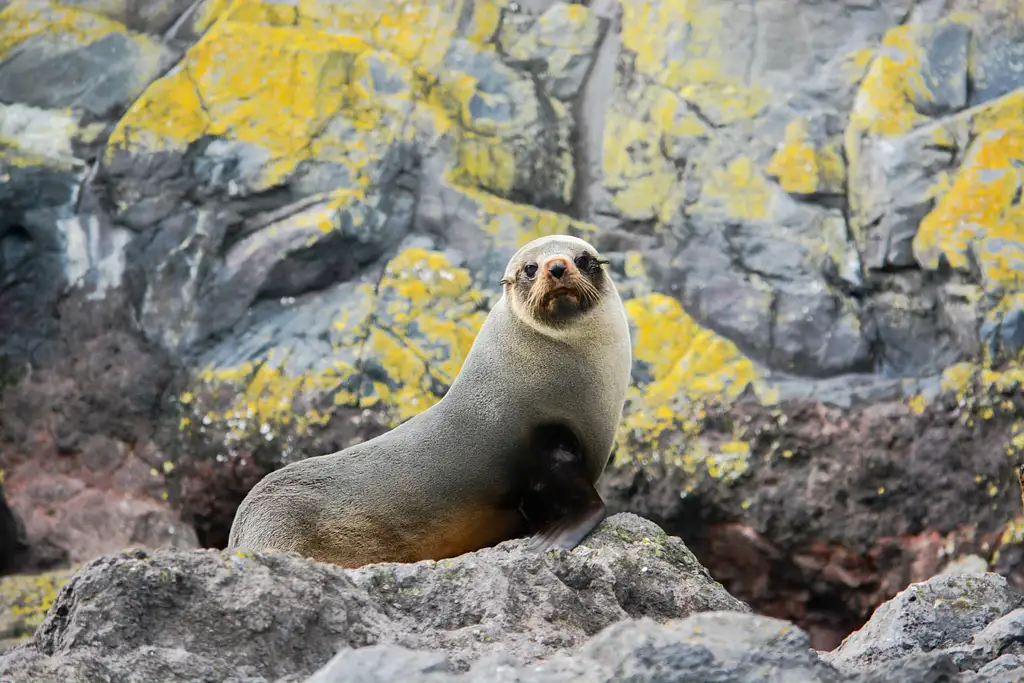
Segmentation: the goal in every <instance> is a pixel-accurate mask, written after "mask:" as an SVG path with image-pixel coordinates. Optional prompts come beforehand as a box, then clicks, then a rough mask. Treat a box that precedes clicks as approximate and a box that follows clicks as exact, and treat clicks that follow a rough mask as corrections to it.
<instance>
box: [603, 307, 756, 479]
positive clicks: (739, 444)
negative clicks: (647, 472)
mask: <svg viewBox="0 0 1024 683" xmlns="http://www.w3.org/2000/svg"><path fill="white" fill-rule="evenodd" d="M625 306H626V314H627V316H628V317H629V320H630V325H631V327H632V328H633V330H634V332H633V356H634V358H635V359H636V360H637V361H640V362H642V363H644V364H645V365H646V368H647V372H648V374H649V375H650V376H651V380H650V381H649V382H644V383H641V384H640V385H635V386H632V387H630V389H629V395H628V399H629V409H628V410H627V412H626V415H625V417H624V419H623V424H622V428H621V429H620V431H619V439H618V442H617V449H616V460H617V461H618V462H620V463H625V462H630V461H634V462H645V461H648V460H661V461H662V462H666V463H669V464H672V465H675V466H678V467H682V468H683V469H684V470H686V471H687V472H688V473H691V474H693V473H696V472H697V471H698V470H699V469H703V470H704V471H706V472H707V473H708V474H709V475H710V476H713V477H716V478H723V479H729V478H732V477H735V476H739V475H740V474H742V473H743V472H745V471H746V464H747V460H748V458H749V446H748V445H747V444H746V443H745V442H743V441H742V440H739V439H737V440H734V441H731V442H726V443H725V444H721V445H719V446H718V447H717V448H711V447H709V446H707V445H706V444H703V443H702V442H701V441H700V440H699V439H698V438H696V436H697V434H698V433H699V431H700V426H701V424H702V421H703V419H704V417H705V411H704V407H703V406H704V404H705V402H713V401H722V402H729V401H731V400H734V399H735V398H736V397H737V396H739V394H740V393H742V392H743V391H744V390H745V389H746V388H747V386H748V385H751V384H753V385H755V387H757V388H761V387H762V381H761V375H760V372H759V371H758V369H757V368H756V367H755V366H754V364H753V363H752V362H751V361H750V359H748V358H747V357H746V356H744V355H743V354H742V353H741V352H740V351H739V350H738V349H737V348H736V346H735V345H734V344H733V343H732V342H730V341H728V340H727V339H725V338H723V337H720V336H719V335H717V334H715V333H714V332H712V331H711V330H708V329H706V328H704V327H702V326H700V325H699V324H697V323H696V322H695V321H694V320H693V319H692V318H690V317H689V316H688V315H687V314H686V312H685V311H684V310H683V307H682V306H681V305H680V303H679V302H678V301H677V300H675V299H673V298H672V297H669V296H666V295H664V294H658V293H652V294H648V295H646V296H643V297H638V298H634V299H629V300H627V301H626V302H625Z"/></svg>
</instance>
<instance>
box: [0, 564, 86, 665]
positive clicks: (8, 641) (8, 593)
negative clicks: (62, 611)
mask: <svg viewBox="0 0 1024 683" xmlns="http://www.w3.org/2000/svg"><path fill="white" fill-rule="evenodd" d="M77 569H78V567H77V565H76V566H73V567H71V568H69V569H58V570H56V571H52V572H46V573H43V574H35V575H28V574H21V575H16V576H5V577H0V653H3V652H4V651H6V650H8V649H10V648H13V647H15V646H17V645H19V644H22V643H25V642H27V641H28V640H29V639H30V638H31V637H32V634H33V633H35V631H36V629H37V628H38V627H39V625H40V624H42V623H43V619H44V618H45V617H46V613H47V612H48V611H49V609H50V606H51V605H53V601H54V600H55V599H56V598H57V594H58V592H60V589H61V587H62V586H63V585H64V584H65V583H66V582H67V581H68V579H70V578H71V576H72V575H73V574H74V573H75V571H76V570H77Z"/></svg>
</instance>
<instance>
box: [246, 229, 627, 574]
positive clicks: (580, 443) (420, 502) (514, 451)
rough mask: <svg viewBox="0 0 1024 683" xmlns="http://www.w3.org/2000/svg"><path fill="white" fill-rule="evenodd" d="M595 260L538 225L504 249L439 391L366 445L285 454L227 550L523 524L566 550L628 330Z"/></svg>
mask: <svg viewBox="0 0 1024 683" xmlns="http://www.w3.org/2000/svg"><path fill="white" fill-rule="evenodd" d="M606 264H607V262H606V261H604V260H602V259H601V258H600V255H599V254H598V253H597V250H596V249H594V247H593V246H592V245H590V244H589V243H587V242H586V241H584V240H582V239H579V238H576V237H571V236H568V235H556V236H551V237H544V238H540V239H537V240H534V241H532V242H530V243H529V244H527V245H525V246H523V247H522V248H521V249H520V250H519V251H517V252H516V254H515V255H514V256H513V257H512V258H511V259H510V260H509V263H508V265H507V267H506V269H505V273H504V276H503V278H502V280H501V284H502V296H501V298H500V299H499V300H498V301H497V303H496V304H495V305H494V307H493V308H492V309H491V311H490V313H489V314H488V316H487V319H486V320H485V322H484V324H483V326H482V327H481V329H480V332H479V333H478V335H477V337H476V339H475V340H474V342H473V344H472V346H471V348H470V351H469V353H468V355H467V357H466V359H465V361H464V363H463V365H462V368H461V369H460V371H459V374H458V375H457V377H456V378H455V380H454V381H453V382H452V385H451V387H450V388H449V390H448V391H447V393H446V394H445V396H444V397H443V398H442V399H441V400H440V401H438V402H437V403H435V404H434V405H433V406H431V407H430V408H428V409H427V410H425V411H423V412H422V413H419V414H418V415H416V416H414V417H412V418H410V419H409V420H407V421H406V422H403V423H402V424H400V425H398V426H397V427H395V428H394V429H392V430H390V431H388V432H386V433H384V434H382V435H380V436H378V437H376V438H373V439H370V440H368V441H365V442H362V443H360V444H356V445H354V446H351V447H349V448H346V449H344V450H341V451H338V452H336V453H332V454H329V455H321V456H316V457H311V458H307V459H304V460H301V461H298V462H294V463H291V464H289V465H287V466H285V467H283V468H281V469H279V470H276V471H275V472H272V473H270V474H268V475H267V476H266V477H264V478H263V479H262V480H261V481H260V482H259V483H258V484H257V485H256V486H255V487H253V489H252V490H251V491H250V492H249V494H248V495H247V496H246V498H245V499H244V500H243V502H242V504H241V505H240V506H239V508H238V511H237V513H236V516H235V519H234V523H233V524H232V528H231V534H230V539H229V547H231V548H241V549H248V550H266V549H278V550H288V551H295V552H298V553H300V554H303V555H306V556H308V557H311V558H313V559H316V560H319V561H323V562H331V563H334V564H338V565H341V566H344V567H357V566H361V565H364V564H369V563H374V562H415V561H418V560H423V559H435V560H436V559H443V558H447V557H453V556H455V555H459V554H462V553H465V552H470V551H473V550H477V549H479V548H482V547H485V546H490V545H494V544H496V543H499V542H501V541H504V540H508V539H511V538H516V537H520V536H523V535H525V534H528V533H533V534H534V538H533V539H532V542H531V547H532V548H534V549H538V550H545V549H547V548H554V547H561V548H572V547H575V546H576V545H577V544H578V543H579V542H580V541H581V540H582V539H583V538H584V537H585V536H586V534H587V533H589V532H590V531H591V530H593V528H594V527H596V526H597V524H598V523H600V521H601V520H602V519H603V518H604V515H605V507H604V502H603V501H602V500H601V498H600V496H599V495H598V493H597V491H596V489H595V488H594V484H595V483H596V482H597V479H598V477H600V475H601V473H602V472H603V470H604V468H605V466H606V464H607V462H608V458H609V455H610V454H611V450H612V446H613V442H614V438H615V432H616V430H617V428H618V425H619V422H620V420H621V416H622V409H623V404H624V402H625V395H626V390H627V387H628V385H629V379H630V367H631V351H630V335H629V326H628V323H627V320H626V314H625V310H624V308H623V305H622V301H621V299H620V297H619V294H618V291H617V290H616V288H615V285H614V283H613V282H612V280H611V278H610V277H609V276H608V273H607V271H606V268H605V266H606Z"/></svg>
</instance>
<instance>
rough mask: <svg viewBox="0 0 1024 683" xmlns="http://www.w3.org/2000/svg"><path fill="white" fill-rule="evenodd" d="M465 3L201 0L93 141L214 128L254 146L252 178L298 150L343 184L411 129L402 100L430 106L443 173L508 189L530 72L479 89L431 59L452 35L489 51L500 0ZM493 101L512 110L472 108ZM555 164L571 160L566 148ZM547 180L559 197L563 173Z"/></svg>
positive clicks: (263, 177)
mask: <svg viewBox="0 0 1024 683" xmlns="http://www.w3.org/2000/svg"><path fill="white" fill-rule="evenodd" d="M466 2H469V0H448V1H447V2H434V1H432V0H429V1H428V0H374V1H372V2H371V1H370V0H365V1H362V2H352V3H340V4H339V3H325V2H321V1H317V0H299V1H298V2H295V3H287V4H282V3H274V2H270V1H267V0H235V1H234V2H230V3H227V2H209V3H207V4H205V5H204V6H203V8H202V10H201V17H200V18H198V19H197V20H196V22H197V25H200V26H202V27H204V28H205V33H204V34H203V36H202V38H201V39H200V40H199V41H198V42H197V43H196V44H194V45H193V46H192V47H191V48H190V49H189V50H188V52H187V53H186V54H185V56H184V58H183V59H182V61H181V62H180V63H179V64H178V65H177V66H176V67H175V68H174V69H173V70H172V71H171V72H170V73H168V74H167V75H166V76H164V77H163V78H161V79H159V80H157V81H156V82H154V83H153V84H152V85H151V86H150V87H149V88H148V89H147V90H146V92H145V93H143V95H142V97H140V98H139V99H138V100H137V101H136V102H135V103H134V104H133V105H132V107H131V109H130V110H129V111H128V112H127V113H126V115H125V116H124V117H123V118H122V120H121V121H120V122H119V123H118V125H117V127H116V129H115V130H114V132H113V134H112V135H111V137H110V140H109V141H108V146H107V152H106V154H107V156H108V158H109V157H111V156H112V155H114V154H116V153H117V152H118V151H126V152H128V153H131V154H148V153H154V152H160V151H172V150H173V151H178V152H181V151H183V150H184V149H185V148H186V147H187V146H188V145H189V144H190V143H191V142H193V141H194V140H196V139H198V138H199V137H200V136H203V135H214V136H220V137H224V138H228V139H232V140H236V141H239V142H243V143H249V144H252V145H255V146H257V147H258V148H259V149H261V150H262V151H263V152H262V153H263V154H265V156H266V159H265V160H264V161H263V163H262V164H261V165H260V167H259V177H258V178H255V179H254V180H253V182H252V188H251V189H252V190H256V191H259V190H263V189H266V188H269V187H271V186H274V185H278V184H281V183H282V182H285V181H286V180H287V178H288V177H289V176H290V175H291V174H292V173H294V171H295V170H296V168H297V167H298V165H299V164H300V163H302V162H303V161H305V160H308V159H316V160H317V161H318V162H320V163H333V164H336V165H339V166H343V167H346V168H347V169H348V170H349V175H350V178H351V179H350V182H349V185H348V187H349V188H350V189H356V188H360V187H365V186H368V185H369V184H371V179H370V178H369V177H368V174H370V173H372V171H373V169H374V168H375V167H376V163H377V162H379V161H380V160H381V158H382V157H383V155H384V154H385V153H386V152H387V150H388V149H389V148H390V147H391V146H392V145H393V144H394V143H396V142H400V141H404V140H409V139H411V136H412V135H413V134H414V132H415V127H414V126H411V125H409V117H410V116H411V115H412V113H413V112H420V111H429V112H430V113H431V115H430V117H428V119H429V120H432V122H433V123H434V126H435V128H436V129H437V131H438V133H446V134H448V135H450V136H451V137H453V138H454V142H455V149H456V150H457V152H456V155H455V157H456V158H455V161H456V168H455V171H454V173H453V174H452V177H453V178H454V179H455V181H456V182H458V183H460V184H464V185H466V186H470V187H481V188H484V189H486V190H488V191H492V192H498V193H507V192H508V191H509V190H510V189H511V187H512V181H513V171H514V169H515V167H516V164H517V163H520V161H521V160H520V161H517V159H516V158H515V151H516V149H517V144H516V141H515V140H514V139H513V138H514V137H515V135H521V133H522V130H523V128H524V126H526V125H528V124H529V123H530V122H531V121H535V120H536V119H537V118H538V117H539V114H538V113H537V111H536V109H537V107H536V101H535V97H534V92H533V85H532V82H530V81H529V80H528V79H523V78H518V77H515V76H514V74H513V72H512V71H511V70H509V72H508V73H509V74H513V75H512V76H510V79H509V88H510V90H508V91H507V92H505V91H503V92H500V93H494V92H487V91H486V89H487V87H488V86H486V85H485V86H482V87H481V85H480V84H479V83H478V82H477V80H476V79H475V78H474V77H473V76H471V75H469V74H467V73H463V72H461V71H457V70H454V69H452V68H450V67H448V66H446V65H445V64H444V59H445V55H446V54H447V53H448V50H449V48H450V47H451V45H452V41H453V40H455V39H457V38H459V37H460V36H461V37H463V38H465V39H467V40H469V41H471V42H473V43H474V44H475V45H476V49H478V50H480V51H482V52H487V53H493V47H492V46H490V45H488V44H486V43H487V41H488V40H490V35H491V34H493V33H494V31H495V30H496V28H497V25H498V23H499V16H500V8H499V6H498V5H497V4H496V3H495V2H492V1H490V0H488V1H483V0H481V1H478V2H475V3H473V4H472V9H471V12H470V13H469V14H468V15H467V16H469V17H470V18H471V21H469V22H468V24H466V25H462V24H460V16H462V15H463V5H464V4H465V3H466ZM498 65H499V66H500V62H498ZM517 78H518V80H517ZM325 92H329V93H331V94H332V96H331V97H324V96H323V93H325ZM497 100H502V101H503V102H504V103H506V104H507V107H506V109H508V110H510V111H513V112H514V115H513V117H512V119H510V120H505V119H501V120H494V119H491V118H488V117H487V116H486V115H482V114H481V115H476V116H474V115H473V109H472V105H473V103H474V102H475V101H483V102H485V103H486V104H488V105H491V106H493V105H494V103H495V102H496V101H497ZM556 108H557V107H556ZM563 109H564V107H563ZM328 131H329V132H328ZM519 144H520V146H521V143H519ZM562 166H563V167H566V168H568V169H570V170H571V169H572V163H571V159H570V160H569V161H568V162H565V161H564V160H563V162H562ZM560 182H562V184H563V187H561V188H559V189H560V190H561V191H562V194H563V195H565V196H567V197H568V196H570V193H571V188H572V176H571V174H566V175H565V177H564V178H562V180H561V181H560Z"/></svg>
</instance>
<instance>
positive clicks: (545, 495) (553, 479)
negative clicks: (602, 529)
mask: <svg viewBox="0 0 1024 683" xmlns="http://www.w3.org/2000/svg"><path fill="white" fill-rule="evenodd" d="M544 460H545V465H546V467H543V468H541V473H540V474H539V475H536V476H535V478H534V480H533V482H532V483H531V485H530V489H529V492H528V493H527V495H526V496H525V497H524V499H523V503H522V505H521V508H520V509H521V511H522V513H523V515H524V516H525V517H526V519H527V522H529V523H530V526H531V527H532V529H533V530H534V536H533V537H532V538H531V539H530V541H529V542H527V544H526V547H527V549H528V550H532V551H536V552H546V551H548V550H551V549H552V548H560V549H562V550H572V549H573V548H575V547H576V546H577V545H579V544H580V542H581V541H582V540H583V539H584V538H586V537H587V534H589V533H590V532H591V531H593V530H594V529H595V528H597V525H598V524H600V523H601V522H602V520H604V518H605V515H606V514H607V509H606V508H605V504H604V501H603V500H602V499H601V494H599V493H598V492H597V489H595V488H594V485H593V484H591V483H590V481H589V479H587V475H586V470H585V467H584V462H583V459H582V458H580V457H579V456H578V455H577V454H576V453H575V452H574V451H573V450H570V447H566V446H565V445H563V444H559V445H558V446H555V447H554V448H552V449H551V450H550V452H549V453H548V454H547V456H546V457H545V459H544Z"/></svg>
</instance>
